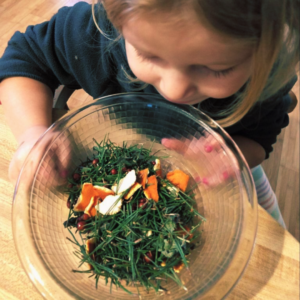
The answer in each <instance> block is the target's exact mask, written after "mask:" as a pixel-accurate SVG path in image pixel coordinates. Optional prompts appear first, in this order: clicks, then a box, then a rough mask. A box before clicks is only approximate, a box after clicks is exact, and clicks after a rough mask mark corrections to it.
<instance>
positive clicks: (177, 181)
mask: <svg viewBox="0 0 300 300" xmlns="http://www.w3.org/2000/svg"><path fill="white" fill-rule="evenodd" d="M166 178H167V179H168V180H169V181H170V182H171V183H172V184H173V185H174V186H176V187H177V188H179V189H180V190H181V191H183V192H185V190H186V188H187V185H188V182H189V179H190V176H189V175H187V174H185V173H184V172H183V171H181V170H178V169H177V170H175V171H172V172H169V173H168V174H167V175H166Z"/></svg>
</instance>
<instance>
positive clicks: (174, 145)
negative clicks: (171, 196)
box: [161, 135, 235, 188]
mask: <svg viewBox="0 0 300 300" xmlns="http://www.w3.org/2000/svg"><path fill="white" fill-rule="evenodd" d="M220 139H221V137H220ZM161 143H162V145H164V146H165V147H166V148H168V149H170V150H174V151H176V152H178V153H180V154H182V155H183V156H185V157H187V158H188V159H190V160H194V161H195V162H198V163H199V162H201V160H202V162H203V166H204V167H203V168H202V170H203V173H201V176H200V174H193V178H194V180H195V181H196V183H199V184H202V185H203V186H204V187H207V188H214V187H216V186H218V185H220V184H224V183H226V182H228V181H229V180H231V179H232V178H233V177H234V176H235V168H234V166H232V165H230V163H231V160H230V159H229V158H228V156H227V154H226V153H225V151H223V149H222V146H221V140H220V141H218V140H217V139H216V138H215V137H214V136H212V135H204V136H203V137H201V138H200V139H193V140H187V141H185V142H183V141H180V140H176V139H168V138H164V139H162V140H161ZM209 165H211V169H208V166H209Z"/></svg>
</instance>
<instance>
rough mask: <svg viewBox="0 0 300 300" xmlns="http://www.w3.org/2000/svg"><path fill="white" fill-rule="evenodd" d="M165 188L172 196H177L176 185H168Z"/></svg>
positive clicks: (177, 189)
mask: <svg viewBox="0 0 300 300" xmlns="http://www.w3.org/2000/svg"><path fill="white" fill-rule="evenodd" d="M167 189H168V190H169V191H170V192H171V194H172V195H173V196H178V193H179V188H177V187H176V186H168V187H167Z"/></svg>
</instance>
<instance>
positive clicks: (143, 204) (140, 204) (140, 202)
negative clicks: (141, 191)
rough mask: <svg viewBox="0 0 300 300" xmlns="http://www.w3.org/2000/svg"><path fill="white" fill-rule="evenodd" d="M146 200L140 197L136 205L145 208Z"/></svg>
mask: <svg viewBox="0 0 300 300" xmlns="http://www.w3.org/2000/svg"><path fill="white" fill-rule="evenodd" d="M146 202H147V199H145V198H142V199H140V200H139V202H138V207H139V208H142V209H146V207H147V203H146Z"/></svg>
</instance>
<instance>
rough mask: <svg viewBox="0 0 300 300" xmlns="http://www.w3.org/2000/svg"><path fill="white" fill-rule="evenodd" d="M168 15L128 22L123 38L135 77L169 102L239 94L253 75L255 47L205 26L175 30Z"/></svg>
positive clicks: (192, 100)
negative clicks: (252, 65) (169, 21)
mask: <svg viewBox="0 0 300 300" xmlns="http://www.w3.org/2000/svg"><path fill="white" fill-rule="evenodd" d="M165 18H167V16H166V15H161V16H159V17H157V18H155V20H153V19H151V18H146V17H144V16H143V17H141V18H134V19H130V20H129V21H127V22H126V23H125V24H124V26H123V28H122V33H123V36H124V39H125V45H126V53H127V59H128V63H129V66H130V68H131V70H132V72H133V73H134V74H135V76H136V77H137V78H139V79H140V80H141V81H143V82H146V83H149V84H151V85H153V86H154V87H155V88H156V89H157V91H158V92H159V93H160V94H161V95H162V96H163V97H164V98H166V99H167V100H169V101H171V102H175V103H178V104H195V103H199V102H201V101H203V100H205V99H207V98H226V97H229V96H231V95H233V94H234V93H236V92H237V91H238V90H239V89H240V88H241V87H242V86H243V85H244V84H245V83H246V81H247V80H248V79H249V77H250V75H251V62H252V50H253V49H252V47H250V46H249V45H245V44H242V43H240V42H238V41H237V40H235V39H231V38H225V37H224V36H221V35H220V34H217V33H215V32H214V31H212V30H209V29H207V28H205V27H204V26H203V25H201V24H199V22H197V23H196V22H192V21H191V22H186V23H185V24H184V25H183V24H177V25H173V26H171V25H170V24H169V23H168V25H166V23H165V24H164V20H166V19H165Z"/></svg>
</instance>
